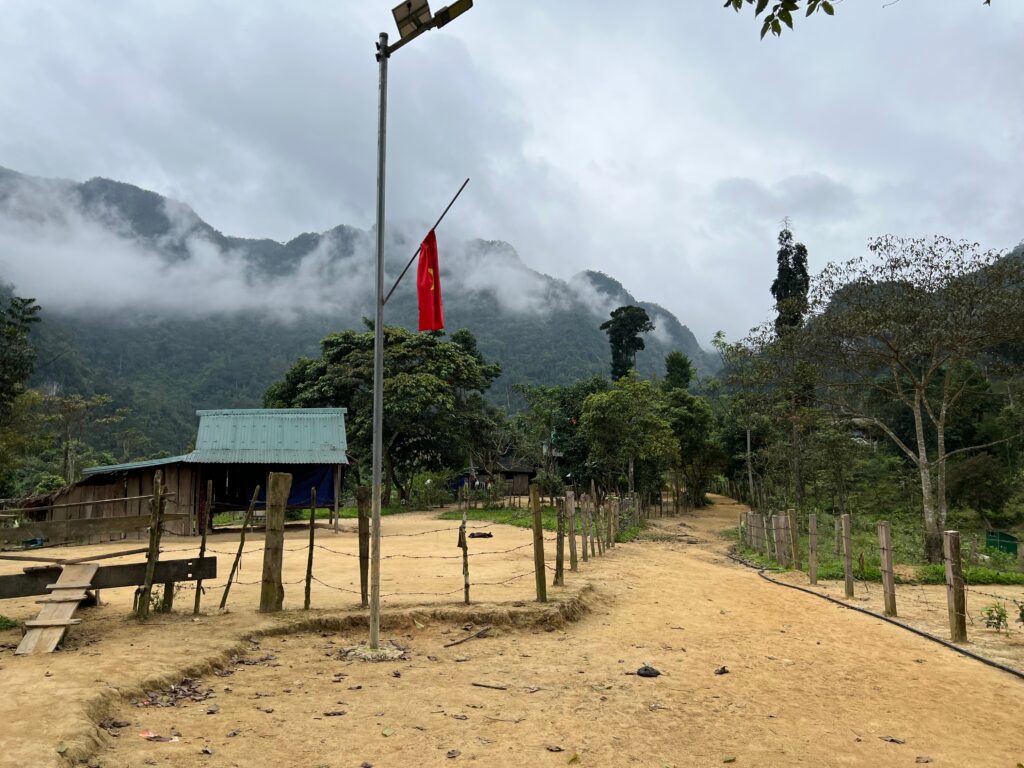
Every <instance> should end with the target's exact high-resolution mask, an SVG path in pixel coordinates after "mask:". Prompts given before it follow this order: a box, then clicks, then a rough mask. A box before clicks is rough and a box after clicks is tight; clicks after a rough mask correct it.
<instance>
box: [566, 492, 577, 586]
mask: <svg viewBox="0 0 1024 768" xmlns="http://www.w3.org/2000/svg"><path fill="white" fill-rule="evenodd" d="M565 506H566V511H567V512H568V514H569V570H570V571H572V572H573V573H576V572H577V571H578V570H579V569H580V565H579V560H578V559H577V553H576V494H575V493H574V492H573V491H566V492H565Z"/></svg>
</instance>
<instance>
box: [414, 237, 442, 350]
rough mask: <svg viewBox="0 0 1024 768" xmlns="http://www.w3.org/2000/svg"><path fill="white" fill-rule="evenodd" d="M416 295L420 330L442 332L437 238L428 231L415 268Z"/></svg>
mask: <svg viewBox="0 0 1024 768" xmlns="http://www.w3.org/2000/svg"><path fill="white" fill-rule="evenodd" d="M416 293H417V295H418V296H419V301H420V330H421V331H442V330H444V307H443V306H442V304H441V270H440V268H439V267H438V266H437V237H436V236H435V235H434V230H430V231H429V232H428V233H427V236H426V237H425V238H424V239H423V243H422V244H421V245H420V263H419V266H418V267H417V268H416Z"/></svg>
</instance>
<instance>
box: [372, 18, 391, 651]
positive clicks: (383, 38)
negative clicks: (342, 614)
mask: <svg viewBox="0 0 1024 768" xmlns="http://www.w3.org/2000/svg"><path fill="white" fill-rule="evenodd" d="M378 51H379V53H378V54H377V57H378V59H379V61H380V93H379V96H378V99H379V103H378V112H377V314H376V317H375V319H374V323H373V490H372V493H371V496H370V499H371V502H370V509H371V514H372V520H373V522H372V523H371V526H370V532H371V533H370V648H371V650H377V649H378V648H379V647H380V501H381V499H380V497H381V464H382V463H383V453H384V434H383V433H384V429H383V427H384V181H385V176H384V158H385V154H386V150H387V120H388V35H387V32H381V33H380V40H379V42H378Z"/></svg>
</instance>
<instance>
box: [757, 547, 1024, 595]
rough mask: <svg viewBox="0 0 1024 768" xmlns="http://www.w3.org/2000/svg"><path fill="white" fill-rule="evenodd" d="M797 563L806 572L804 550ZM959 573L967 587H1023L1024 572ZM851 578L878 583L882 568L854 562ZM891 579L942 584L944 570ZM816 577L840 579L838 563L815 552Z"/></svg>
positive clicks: (763, 561) (923, 568)
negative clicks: (816, 560) (817, 555)
mask: <svg viewBox="0 0 1024 768" xmlns="http://www.w3.org/2000/svg"><path fill="white" fill-rule="evenodd" d="M805 546H806V545H805ZM737 552H738V553H739V554H740V555H742V557H743V558H744V559H745V560H749V561H750V562H752V563H755V564H756V565H758V566H760V567H762V568H780V566H779V564H778V563H776V562H775V561H774V560H773V559H772V558H770V557H768V556H767V555H764V554H763V553H761V552H758V551H757V550H754V549H751V548H750V547H748V546H746V545H744V544H741V545H739V546H738V547H737ZM801 560H802V561H803V562H802V565H803V566H804V567H803V569H802V570H803V571H805V572H806V571H807V550H806V549H804V550H802V551H801ZM788 570H792V569H788ZM963 570H964V581H965V582H966V583H967V585H968V586H970V585H972V584H974V585H980V584H1024V573H1021V572H1020V571H1000V570H997V569H995V568H987V567H985V566H981V565H969V566H965V567H964V569H963ZM853 577H854V578H855V579H856V580H857V581H873V582H879V583H881V581H882V569H881V566H880V565H879V564H878V563H877V562H870V561H868V560H867V559H866V558H865V562H864V571H863V572H861V569H860V565H859V563H858V562H856V561H854V563H853ZM895 577H896V583H897V584H945V583H946V569H945V566H943V565H942V564H941V563H937V564H929V565H918V566H916V567H915V568H914V576H913V577H912V578H906V577H903V576H901V575H900V574H899V573H896V574H895ZM818 578H819V579H822V580H824V581H842V580H843V578H844V574H843V562H842V560H836V559H833V558H826V559H820V553H819V560H818Z"/></svg>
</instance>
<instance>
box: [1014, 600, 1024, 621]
mask: <svg viewBox="0 0 1024 768" xmlns="http://www.w3.org/2000/svg"><path fill="white" fill-rule="evenodd" d="M1013 604H1014V605H1016V606H1017V613H1018V616H1017V623H1018V624H1024V600H1014V601H1013Z"/></svg>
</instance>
